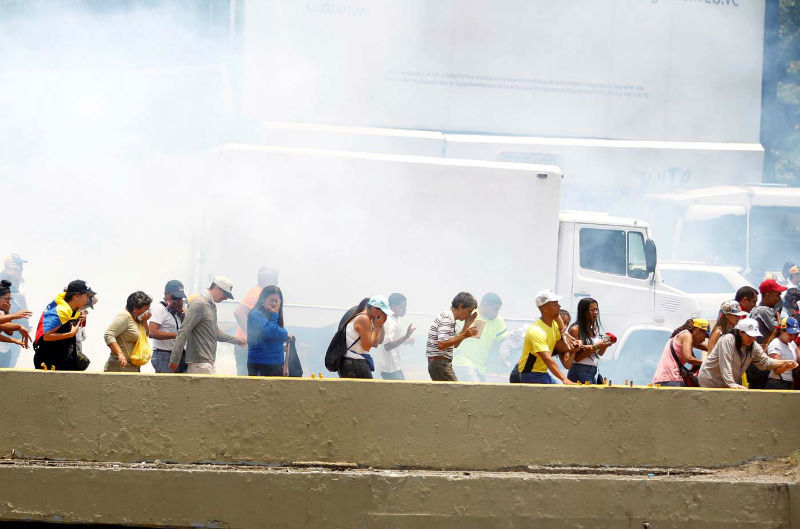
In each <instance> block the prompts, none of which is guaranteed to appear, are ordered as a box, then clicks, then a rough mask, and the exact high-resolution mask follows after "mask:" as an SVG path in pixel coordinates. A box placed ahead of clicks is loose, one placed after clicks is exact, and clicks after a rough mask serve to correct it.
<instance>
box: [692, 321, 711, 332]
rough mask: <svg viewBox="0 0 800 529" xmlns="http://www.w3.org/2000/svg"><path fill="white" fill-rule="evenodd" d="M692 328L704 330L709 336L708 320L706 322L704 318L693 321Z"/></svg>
mask: <svg viewBox="0 0 800 529" xmlns="http://www.w3.org/2000/svg"><path fill="white" fill-rule="evenodd" d="M692 327H694V328H695V329H703V330H704V331H706V334H709V332H710V331H709V325H708V320H704V319H703V318H695V319H693V320H692Z"/></svg>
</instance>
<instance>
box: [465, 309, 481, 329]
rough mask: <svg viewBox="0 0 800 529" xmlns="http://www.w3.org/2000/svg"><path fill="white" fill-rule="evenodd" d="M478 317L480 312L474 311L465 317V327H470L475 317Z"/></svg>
mask: <svg viewBox="0 0 800 529" xmlns="http://www.w3.org/2000/svg"><path fill="white" fill-rule="evenodd" d="M477 317H478V313H477V312H474V311H473V312H472V313H470V315H469V316H467V317H466V318H464V327H469V326H470V325H472V324H473V323H475V318H477ZM476 332H477V331H476Z"/></svg>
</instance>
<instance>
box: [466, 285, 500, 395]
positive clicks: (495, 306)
mask: <svg viewBox="0 0 800 529" xmlns="http://www.w3.org/2000/svg"><path fill="white" fill-rule="evenodd" d="M502 306H503V301H502V300H501V299H500V296H498V295H497V294H495V293H494V292H489V293H487V294H484V296H483V297H482V298H481V303H480V305H478V309H477V310H478V318H477V321H484V322H485V323H484V324H482V325H483V326H484V327H483V330H482V331H481V335H480V337H479V338H477V339H475V340H464V341H463V342H461V344H460V345H459V346H458V347H456V349H455V355H454V356H453V369H454V370H455V372H456V376H457V377H458V380H459V381H461V382H486V361H487V360H488V358H489V353H490V352H491V351H492V348H493V347H494V344H495V343H497V342H500V341H502V340H503V339H505V337H506V335H507V334H508V329H507V328H506V322H505V320H503V317H502V316H500V314H499V313H500V307H502Z"/></svg>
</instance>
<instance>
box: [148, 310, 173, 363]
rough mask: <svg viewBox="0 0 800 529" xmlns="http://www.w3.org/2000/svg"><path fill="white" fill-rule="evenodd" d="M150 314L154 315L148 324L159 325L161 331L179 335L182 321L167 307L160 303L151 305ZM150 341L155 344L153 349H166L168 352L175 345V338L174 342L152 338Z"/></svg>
mask: <svg viewBox="0 0 800 529" xmlns="http://www.w3.org/2000/svg"><path fill="white" fill-rule="evenodd" d="M150 312H151V314H152V315H151V316H150V320H149V322H148V323H157V324H158V325H160V327H159V329H158V330H159V331H161V332H174V333H177V332H178V329H180V328H181V319H180V318H179V317H178V316H176V315H174V314H172V313H171V312H169V311H168V310H167V307H165V306H164V305H163V304H162V303H161V302H160V301H158V302H154V303H153V304H152V305H150ZM150 341H151V342H152V343H153V349H164V350H166V351H172V346H173V344H174V343H175V339H174V338H173V339H172V340H156V339H155V338H151V339H150Z"/></svg>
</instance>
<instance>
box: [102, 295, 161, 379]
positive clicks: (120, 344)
mask: <svg viewBox="0 0 800 529" xmlns="http://www.w3.org/2000/svg"><path fill="white" fill-rule="evenodd" d="M152 302H153V298H151V297H150V296H148V295H147V294H145V293H144V292H142V291H141V290H137V291H136V292H134V293H133V294H131V295H130V296H128V299H127V301H126V302H125V310H123V311H122V312H120V313H119V314H117V315H116V317H115V318H114V319H113V320H112V321H111V324H110V325H109V326H108V328H107V329H106V332H105V334H104V335H103V337H104V338H105V341H106V345H108V348H109V349H110V350H111V353H110V354H109V356H108V360H106V365H105V368H104V371H133V372H138V371H139V366H137V365H134V364H132V363H131V353H132V352H133V348H134V347H135V346H136V342H138V341H139V328H140V327H144V330H145V333H148V332H149V331H148V325H147V320H148V319H149V318H150V304H151V303H152Z"/></svg>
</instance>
